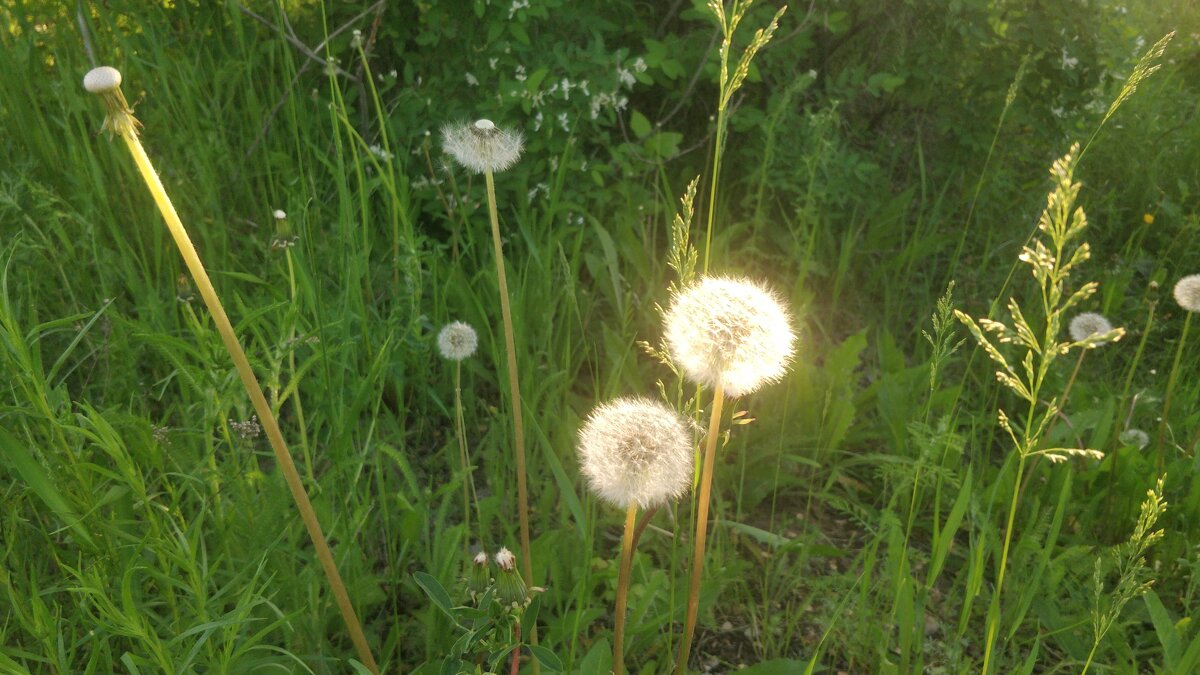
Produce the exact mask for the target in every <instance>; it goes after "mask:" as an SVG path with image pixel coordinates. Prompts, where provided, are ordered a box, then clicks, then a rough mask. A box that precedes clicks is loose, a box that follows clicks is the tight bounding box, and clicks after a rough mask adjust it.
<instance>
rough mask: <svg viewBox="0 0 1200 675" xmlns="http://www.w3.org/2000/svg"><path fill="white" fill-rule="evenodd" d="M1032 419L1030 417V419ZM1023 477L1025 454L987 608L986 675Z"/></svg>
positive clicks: (996, 627)
mask: <svg viewBox="0 0 1200 675" xmlns="http://www.w3.org/2000/svg"><path fill="white" fill-rule="evenodd" d="M1030 419H1032V416H1031V417H1030ZM1024 475H1025V454H1024V453H1021V455H1020V457H1019V458H1018V459H1017V479H1016V480H1015V481H1014V482H1013V496H1012V501H1011V502H1009V505H1008V522H1007V523H1006V524H1005V526H1004V549H1003V550H1002V551H1001V553H1000V576H999V577H998V578H997V579H996V590H995V591H994V592H993V594H992V603H991V607H989V608H988V626H987V642H986V645H985V646H984V650H983V670H981V671H980V672H981V673H983V675H987V673H988V668H989V665H990V664H991V658H992V647H993V646H995V644H996V633H997V632H998V631H999V629H1000V591H1001V590H1002V589H1003V588H1004V572H1005V570H1006V569H1008V546H1009V543H1010V542H1011V541H1012V531H1013V520H1014V519H1015V518H1016V515H1017V499H1018V496H1019V490H1020V488H1021V478H1022V477H1023V476H1024Z"/></svg>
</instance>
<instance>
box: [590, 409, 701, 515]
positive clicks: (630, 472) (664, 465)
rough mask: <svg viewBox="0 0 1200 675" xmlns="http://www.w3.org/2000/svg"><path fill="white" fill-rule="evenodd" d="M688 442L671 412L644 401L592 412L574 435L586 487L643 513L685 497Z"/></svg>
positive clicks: (688, 472)
mask: <svg viewBox="0 0 1200 675" xmlns="http://www.w3.org/2000/svg"><path fill="white" fill-rule="evenodd" d="M692 456H693V455H692V437H691V434H690V433H689V432H688V428H687V425H686V424H685V423H684V421H683V419H682V418H681V417H680V416H679V414H678V413H676V412H675V411H674V410H671V409H670V408H668V407H667V406H665V405H663V404H661V403H658V402H656V401H651V400H650V399H647V398H640V397H629V398H619V399H616V400H615V401H612V402H610V403H606V404H603V405H601V406H599V407H597V408H596V409H595V410H593V411H592V414H591V415H590V416H589V417H588V419H587V422H586V423H585V424H584V426H583V429H582V430H580V432H579V459H580V464H581V465H582V469H583V475H584V476H585V477H586V478H587V481H588V485H590V486H591V488H592V489H593V490H595V491H596V493H597V494H598V495H600V497H601V498H603V499H604V500H605V501H607V502H609V503H611V504H613V505H615V506H619V507H621V508H627V507H628V506H629V505H630V504H632V503H635V502H636V503H637V505H638V506H639V507H641V508H643V509H645V508H650V507H652V506H655V505H658V504H662V503H664V502H666V501H668V500H670V499H674V498H677V497H679V496H681V495H683V494H684V493H686V492H687V489H688V487H689V486H691V484H692Z"/></svg>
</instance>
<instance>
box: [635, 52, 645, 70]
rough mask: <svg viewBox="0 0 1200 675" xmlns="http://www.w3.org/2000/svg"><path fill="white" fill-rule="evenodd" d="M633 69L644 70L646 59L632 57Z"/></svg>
mask: <svg viewBox="0 0 1200 675" xmlns="http://www.w3.org/2000/svg"><path fill="white" fill-rule="evenodd" d="M633 69H634V71H635V72H639V73H644V72H646V59H643V58H642V57H640V56H639V57H637V58H636V59H634V60H633Z"/></svg>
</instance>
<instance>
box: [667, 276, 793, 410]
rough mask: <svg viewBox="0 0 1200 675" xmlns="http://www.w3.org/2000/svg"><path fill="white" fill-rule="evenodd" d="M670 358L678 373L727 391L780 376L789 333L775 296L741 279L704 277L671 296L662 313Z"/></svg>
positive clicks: (738, 392) (742, 390) (737, 392)
mask: <svg viewBox="0 0 1200 675" xmlns="http://www.w3.org/2000/svg"><path fill="white" fill-rule="evenodd" d="M666 324H667V325H666V340H667V346H668V347H669V348H670V351H671V358H672V359H674V361H675V363H676V364H677V365H678V366H679V367H680V368H681V369H682V370H683V374H684V375H685V376H686V377H687V378H689V379H691V380H694V381H696V382H699V383H701V384H704V385H707V386H711V387H715V386H716V384H717V382H721V383H723V385H724V387H725V393H726V395H728V396H732V397H738V396H743V395H745V394H749V393H752V392H753V391H754V390H756V389H758V388H759V387H761V386H762V385H764V384H766V383H768V382H774V381H776V380H778V379H779V378H781V377H783V374H784V373H785V372H786V371H787V366H788V363H789V362H790V361H791V358H792V351H793V347H792V345H793V342H794V341H795V335H794V334H793V333H792V328H791V321H790V319H789V318H788V314H787V311H786V310H785V309H784V307H783V305H782V303H781V302H780V300H779V298H778V297H777V296H776V295H775V293H773V292H772V291H770V290H768V289H766V288H764V287H762V286H760V285H759V284H757V283H755V282H753V281H750V280H747V279H734V278H728V277H707V278H704V279H702V280H701V281H700V282H698V283H696V284H695V285H694V286H692V287H690V288H688V289H686V290H684V291H682V292H681V293H679V294H678V295H676V296H675V298H674V299H673V301H672V303H671V308H670V309H669V310H668V311H667V316H666Z"/></svg>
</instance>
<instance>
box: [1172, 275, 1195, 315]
mask: <svg viewBox="0 0 1200 675" xmlns="http://www.w3.org/2000/svg"><path fill="white" fill-rule="evenodd" d="M1175 302H1178V303H1179V306H1180V307H1182V308H1184V309H1186V310H1187V311H1189V312H1200V274H1190V275H1188V276H1186V277H1184V278H1182V279H1180V280H1179V281H1178V282H1176V283H1175Z"/></svg>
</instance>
